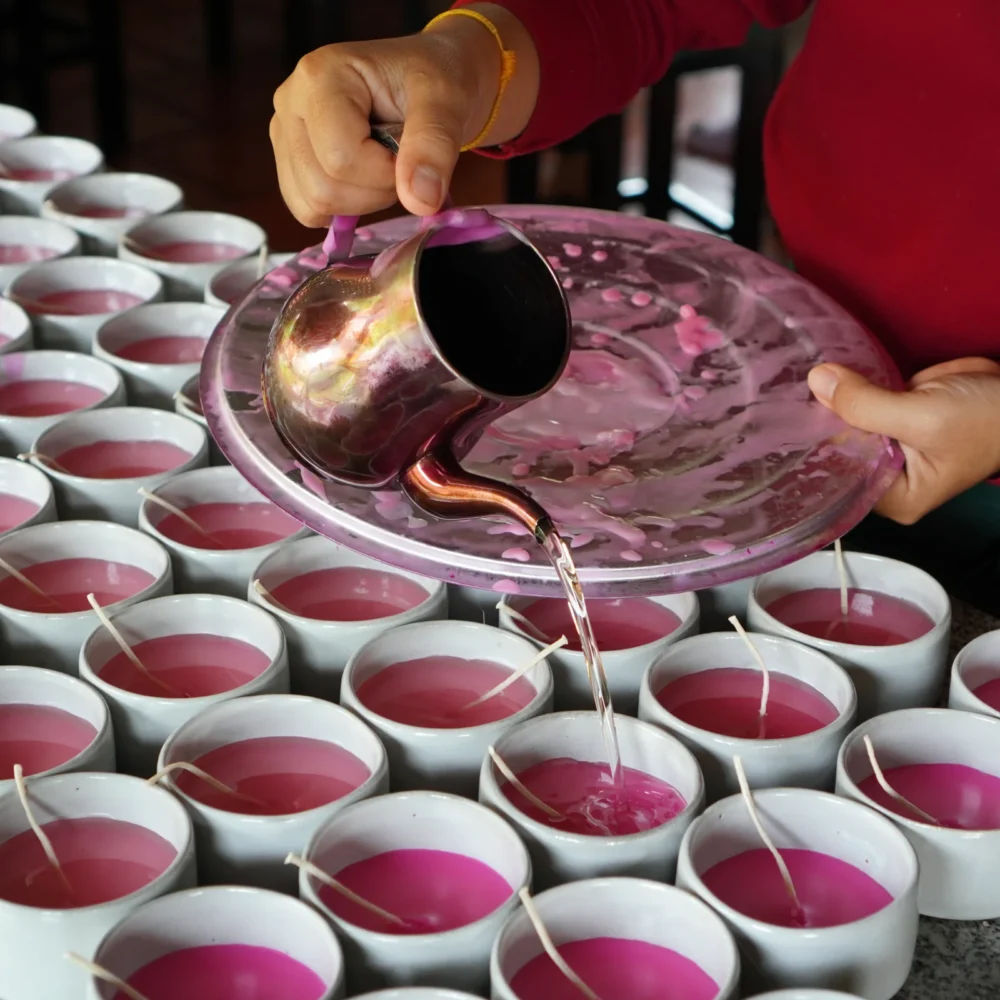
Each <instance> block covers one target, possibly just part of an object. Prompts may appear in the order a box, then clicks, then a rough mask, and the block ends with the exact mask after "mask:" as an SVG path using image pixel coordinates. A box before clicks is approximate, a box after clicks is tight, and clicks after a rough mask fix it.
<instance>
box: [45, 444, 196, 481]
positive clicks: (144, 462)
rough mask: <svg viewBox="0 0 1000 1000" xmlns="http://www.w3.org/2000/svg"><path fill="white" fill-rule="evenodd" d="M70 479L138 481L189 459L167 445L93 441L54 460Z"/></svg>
mask: <svg viewBox="0 0 1000 1000" xmlns="http://www.w3.org/2000/svg"><path fill="white" fill-rule="evenodd" d="M53 457H54V458H55V460H56V461H57V462H58V463H59V464H60V465H61V466H62V467H63V468H64V469H65V470H66V471H67V472H68V473H69V474H70V475H73V476H84V477H86V478H87V479H138V478H141V477H142V476H158V475H160V474H162V473H164V472H169V471H170V470H171V469H176V468H177V467H178V466H179V465H183V464H184V463H185V462H187V461H189V460H190V459H191V455H190V454H189V453H188V452H186V451H184V449H183V448H178V447H177V445H175V444H170V443H169V442H167V441H95V442H94V444H83V445H79V446H78V447H76V448H70V449H69V450H68V451H64V452H61V453H60V454H58V455H55V456H53Z"/></svg>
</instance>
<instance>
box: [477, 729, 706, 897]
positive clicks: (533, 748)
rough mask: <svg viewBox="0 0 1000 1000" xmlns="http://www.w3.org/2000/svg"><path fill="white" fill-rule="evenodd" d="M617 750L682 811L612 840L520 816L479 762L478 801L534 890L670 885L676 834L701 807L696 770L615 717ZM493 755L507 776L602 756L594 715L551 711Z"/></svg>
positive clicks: (668, 745)
mask: <svg viewBox="0 0 1000 1000" xmlns="http://www.w3.org/2000/svg"><path fill="white" fill-rule="evenodd" d="M617 730H618V749H619V752H620V754H621V761H622V764H623V766H624V767H627V768H632V769H634V770H636V771H641V772H642V773H643V774H648V775H651V776H652V777H654V778H659V779H661V780H662V781H665V782H666V783H667V784H668V785H671V786H673V787H674V788H675V789H676V790H677V791H678V792H680V794H681V795H682V796H683V798H684V801H685V802H686V803H687V805H686V806H685V807H684V809H683V810H681V812H679V813H678V814H677V815H676V816H674V818H673V819H671V820H668V821H667V822H666V823H664V824H663V825H662V826H657V827H654V828H653V829H651V830H646V831H644V832H642V833H633V834H627V835H623V836H617V837H592V836H587V835H585V834H577V833H567V832H565V831H562V830H559V829H558V828H556V827H552V826H549V825H547V824H545V823H540V822H538V821H537V820H535V819H532V818H531V817H530V816H528V815H526V814H525V813H524V812H522V811H521V810H520V809H518V808H517V806H516V805H514V803H513V802H511V801H510V799H508V798H507V796H506V795H505V794H504V793H503V790H502V786H504V785H506V784H507V782H506V780H505V779H504V778H503V776H502V775H500V774H499V773H498V772H497V769H496V766H495V765H494V764H493V761H492V760H491V759H490V758H489V757H488V756H484V758H483V763H482V768H481V771H480V777H479V801H480V802H482V803H483V804H484V805H487V806H489V807H490V808H491V809H495V810H496V811H497V812H499V813H500V814H501V815H502V816H504V817H505V818H506V819H507V821H508V822H509V823H510V824H511V825H512V826H513V827H514V829H515V830H517V832H518V833H519V834H520V836H521V839H522V840H523V841H524V842H525V844H526V845H527V848H528V852H529V854H531V864H532V868H533V870H534V872H535V888H536V889H547V888H549V887H550V886H553V885H560V884H562V883H563V882H575V881H577V880H579V879H585V878H596V877H598V876H604V875H632V876H636V877H639V878H651V879H656V880H657V881H660V882H670V881H672V880H673V877H674V870H675V868H676V866H677V852H678V851H679V850H680V846H681V838H682V837H683V836H684V831H685V830H687V828H688V827H689V826H690V825H691V823H692V821H693V820H694V818H695V816H697V815H698V813H700V812H701V810H702V809H703V808H704V805H705V789H704V784H703V782H702V777H701V770H700V769H699V767H698V763H697V761H696V760H695V759H694V756H693V755H692V754H691V753H690V751H688V750H687V749H686V748H685V747H684V746H683V745H682V744H681V743H680V742H679V741H678V740H675V739H674V738H673V737H672V736H669V735H668V734H667V733H665V732H663V731H662V730H660V729H657V728H656V727H655V726H649V725H646V724H645V723H644V722H639V721H637V720H636V719H630V718H629V717H628V716H618V717H617ZM496 752H497V753H498V754H499V755H500V757H501V759H502V760H503V761H504V763H505V764H506V765H507V766H508V767H509V768H510V769H511V770H512V771H513V772H514V773H515V774H519V773H520V772H521V771H524V770H526V769H527V768H529V767H532V766H533V765H535V764H540V763H542V762H543V761H546V760H553V759H556V758H561V757H569V758H571V759H573V760H579V761H587V762H594V763H599V764H604V765H607V760H608V757H607V751H606V749H605V745H604V737H603V734H602V732H601V726H600V723H599V721H598V719H597V715H596V713H595V712H592V711H591V712H559V713H557V714H555V715H543V716H540V717H539V718H537V719H529V720H528V721H527V722H522V723H521V724H520V725H518V726H515V727H514V728H513V729H511V730H509V731H508V732H507V733H506V734H505V735H503V736H501V737H500V739H499V740H498V741H497V743H496Z"/></svg>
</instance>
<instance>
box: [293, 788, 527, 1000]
mask: <svg viewBox="0 0 1000 1000" xmlns="http://www.w3.org/2000/svg"><path fill="white" fill-rule="evenodd" d="M396 850H436V851H450V852H453V853H455V854H460V855H464V856H465V857H469V858H475V859H476V860H478V861H481V862H483V863H484V864H486V865H488V866H489V867H491V868H492V869H493V870H494V871H495V872H497V873H498V874H499V875H500V876H501V877H502V878H504V879H505V880H506V881H507V883H508V884H509V885H510V887H511V895H510V897H509V898H508V899H507V901H506V902H504V903H503V904H502V905H501V906H499V907H498V908H497V909H496V910H494V911H493V912H492V913H489V914H487V915H486V916H485V917H482V918H481V919H480V920H477V921H475V922H473V923H471V924H466V925H464V926H462V927H457V928H455V929H454V930H451V931H445V932H443V933H437V934H434V933H431V934H383V933H378V932H376V931H370V930H366V929H365V928H363V927H359V926H357V925H356V924H352V923H349V922H348V921H346V920H344V919H343V918H341V917H338V916H337V915H336V914H334V913H332V912H331V911H330V910H329V909H328V908H327V907H326V905H325V904H324V903H323V902H322V900H321V899H320V897H319V895H318V893H317V887H316V882H315V880H314V879H313V878H312V876H310V875H307V874H306V873H305V872H303V871H300V873H299V895H300V896H301V897H302V899H304V900H305V901H306V902H308V903H310V904H311V905H312V906H315V907H316V908H317V909H318V910H319V911H320V912H321V913H322V914H323V916H324V917H326V919H327V920H328V921H329V922H330V923H331V924H332V925H333V928H334V929H335V930H336V932H337V936H338V937H339V938H340V942H341V944H342V945H343V947H344V954H345V956H346V959H347V968H348V985H349V989H350V991H351V992H352V993H354V992H362V991H364V990H372V989H378V988H380V987H383V986H403V985H413V984H426V983H433V984H434V985H436V986H444V987H449V988H453V989H460V990H468V991H469V992H470V993H475V994H479V995H481V994H482V993H483V992H484V991H485V989H486V985H487V982H488V976H489V972H488V970H489V955H490V948H491V946H492V944H493V941H494V939H495V938H496V936H497V934H498V933H499V931H500V928H501V927H502V926H503V924H504V922H505V920H506V919H507V917H508V916H509V915H510V914H511V913H512V912H513V911H514V909H515V908H516V907H517V906H518V898H517V893H518V891H519V890H520V889H522V888H524V887H526V886H528V885H529V884H530V882H531V861H530V860H529V858H528V852H527V851H526V850H525V849H524V845H523V844H522V843H521V841H520V840H518V837H517V834H516V833H514V831H513V830H512V829H511V828H510V827H509V826H508V825H507V824H506V823H505V822H504V821H503V820H502V819H501V818H500V817H499V816H497V815H495V814H494V813H492V812H490V810H489V809H486V808H484V807H483V806H481V805H478V804H477V803H475V802H469V801H468V800H467V799H461V798H458V797H456V796H453V795H442V794H441V793H438V792H401V793H397V794H394V795H381V796H378V797H377V798H374V799H368V800H367V801H364V802H359V803H357V804H355V805H353V806H349V807H348V808H347V809H344V810H342V811H341V812H339V813H337V814H336V815H335V816H334V817H333V818H332V819H331V820H329V821H328V822H327V823H326V824H325V825H324V826H322V827H321V828H320V829H319V830H318V831H317V832H316V834H315V836H314V837H313V838H312V840H311V841H310V843H309V847H308V849H307V852H306V857H307V859H308V860H309V861H311V862H312V863H313V864H315V865H318V866H319V867H320V868H321V869H323V871H325V872H327V874H329V875H332V876H333V877H334V878H336V876H337V873H338V872H339V871H341V870H342V869H344V868H346V867H347V866H348V865H351V864H354V863H356V862H358V861H364V860H367V859H368V858H371V857H374V856H375V855H378V854H383V853H385V852H387V851H396Z"/></svg>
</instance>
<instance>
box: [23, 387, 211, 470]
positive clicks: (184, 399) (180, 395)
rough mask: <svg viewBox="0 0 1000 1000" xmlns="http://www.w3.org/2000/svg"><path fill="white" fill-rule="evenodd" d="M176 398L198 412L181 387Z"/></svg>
mask: <svg viewBox="0 0 1000 1000" xmlns="http://www.w3.org/2000/svg"><path fill="white" fill-rule="evenodd" d="M174 399H175V400H176V401H177V402H178V403H183V404H184V406H186V407H187V408H188V409H189V410H194V411H195V412H196V413H197V412H198V407H197V406H195V405H194V400H193V399H192V398H191V397H190V396H185V395H184V393H183V392H181V391H180V389H178V390H177V391H176V392H175V393H174ZM20 457H21V456H20V455H18V458H20Z"/></svg>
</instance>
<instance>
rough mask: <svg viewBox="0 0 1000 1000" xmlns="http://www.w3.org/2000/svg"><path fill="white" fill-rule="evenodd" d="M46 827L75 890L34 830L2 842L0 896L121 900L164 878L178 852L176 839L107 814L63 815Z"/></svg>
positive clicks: (34, 900)
mask: <svg viewBox="0 0 1000 1000" xmlns="http://www.w3.org/2000/svg"><path fill="white" fill-rule="evenodd" d="M42 830H44V831H45V834H46V835H47V836H48V838H49V840H50V841H51V842H52V849H53V850H54V851H55V855H56V857H57V858H58V859H59V864H60V865H61V866H62V870H63V872H64V873H65V875H66V878H67V879H68V881H69V884H70V886H71V887H72V889H73V892H72V894H70V893H69V892H68V891H67V889H66V887H65V885H64V883H63V881H62V879H60V878H59V876H58V874H57V873H56V870H55V869H54V868H53V867H52V865H51V864H50V863H49V859H48V858H47V857H46V856H45V852H44V851H43V850H42V845H41V844H40V843H39V842H38V838H37V837H36V836H35V834H34V832H33V831H32V830H25V831H24V833H19V834H17V836H15V837H11V838H10V840H6V841H4V842H3V843H2V844H0V899H5V900H7V901H8V902H11V903H19V904H20V905H21V906H34V907H39V908H43V909H48V910H71V909H76V908H77V907H82V906H95V905H97V904H98V903H106V902H108V901H109V900H112V899H121V898H122V897H123V896H128V895H130V894H131V893H133V892H136V891H138V890H139V889H142V888H143V887H144V886H147V885H149V883H150V882H152V881H154V880H155V879H157V878H159V877H160V876H161V875H162V874H163V873H164V872H165V871H166V870H167V868H168V867H169V866H170V865H171V863H172V862H173V861H174V859H175V858H176V857H177V851H176V849H175V848H174V846H173V844H171V843H169V842H168V841H166V840H164V838H163V837H161V836H160V835H159V834H156V833H153V831H152V830H147V829H146V827H144V826H138V825H137V824H135V823H125V822H123V821H121V820H116V819H107V818H105V817H97V816H94V817H84V818H80V819H58V820H54V821H53V822H51V823H44V824H43V825H42Z"/></svg>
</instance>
